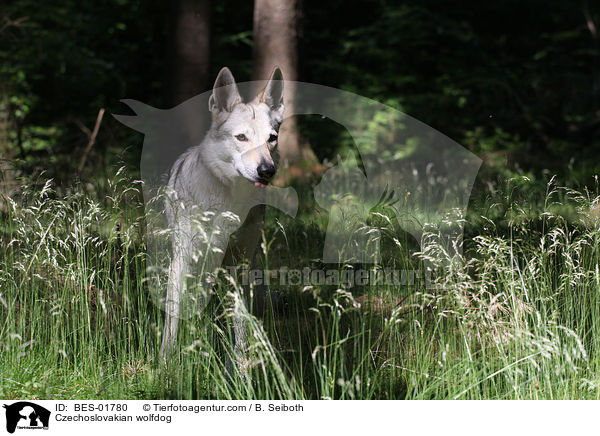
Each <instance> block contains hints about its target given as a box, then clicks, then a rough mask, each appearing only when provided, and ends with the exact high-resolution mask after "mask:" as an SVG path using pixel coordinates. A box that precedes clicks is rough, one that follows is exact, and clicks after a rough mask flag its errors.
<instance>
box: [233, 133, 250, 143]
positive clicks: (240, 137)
mask: <svg viewBox="0 0 600 436" xmlns="http://www.w3.org/2000/svg"><path fill="white" fill-rule="evenodd" d="M235 139H237V140H238V141H242V142H244V141H247V140H248V138H247V137H246V135H244V134H243V133H240V134H239V135H235Z"/></svg>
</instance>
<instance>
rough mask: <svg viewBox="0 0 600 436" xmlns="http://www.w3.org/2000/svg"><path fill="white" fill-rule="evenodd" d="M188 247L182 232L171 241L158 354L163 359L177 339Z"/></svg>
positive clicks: (187, 262)
mask: <svg viewBox="0 0 600 436" xmlns="http://www.w3.org/2000/svg"><path fill="white" fill-rule="evenodd" d="M188 247H189V243H188V242H186V238H185V235H184V232H178V233H177V234H176V235H175V239H174V241H173V258H172V260H171V265H170V267H169V281H168V283H167V295H166V298H165V327H164V330H163V338H162V345H161V347H160V354H161V356H162V357H163V359H164V358H166V357H167V355H168V354H169V353H170V352H171V351H172V350H173V347H174V346H175V341H176V338H177V327H178V324H179V311H180V303H181V295H182V294H183V293H184V292H185V286H186V276H187V271H188V265H189V259H188V258H187V256H186V252H185V250H186V249H187V248H188Z"/></svg>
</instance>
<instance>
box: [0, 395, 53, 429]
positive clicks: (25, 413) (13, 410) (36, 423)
mask: <svg viewBox="0 0 600 436" xmlns="http://www.w3.org/2000/svg"><path fill="white" fill-rule="evenodd" d="M4 408H5V409H6V431H8V432H9V433H14V432H15V429H17V428H19V429H30V430H35V429H45V430H47V429H48V423H49V421H50V411H49V410H48V409H45V408H43V407H42V406H38V405H37V404H35V403H30V402H29V401H19V402H18V403H13V404H9V405H7V404H5V405H4Z"/></svg>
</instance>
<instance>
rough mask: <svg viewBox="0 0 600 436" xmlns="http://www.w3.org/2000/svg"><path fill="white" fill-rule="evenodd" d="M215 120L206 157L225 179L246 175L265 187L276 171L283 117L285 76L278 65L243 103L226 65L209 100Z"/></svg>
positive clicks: (229, 179) (221, 177)
mask: <svg viewBox="0 0 600 436" xmlns="http://www.w3.org/2000/svg"><path fill="white" fill-rule="evenodd" d="M208 108H209V110H210V112H211V113H212V124H211V128H210V130H209V132H208V134H207V138H206V140H205V141H204V147H203V150H202V154H203V160H204V162H205V163H206V164H207V167H208V169H209V170H210V171H211V172H212V173H213V174H214V175H215V176H216V177H217V178H218V179H220V180H221V181H222V182H223V183H225V184H230V183H231V182H232V181H233V180H235V179H236V178H239V177H243V178H245V179H246V180H248V181H249V182H250V183H253V184H254V185H255V186H259V187H263V188H264V187H265V186H266V185H267V184H268V183H269V180H270V179H271V178H272V177H273V176H274V175H275V172H276V170H277V169H276V164H277V158H276V154H277V150H276V148H277V135H278V133H279V125H280V124H281V122H282V120H283V110H284V108H283V76H282V74H281V70H280V69H279V68H275V69H274V70H273V73H271V77H270V79H269V80H268V82H267V84H266V86H265V87H264V88H263V89H262V91H260V92H259V93H258V95H257V96H256V98H254V100H252V101H251V102H249V103H244V102H243V101H242V97H241V96H240V94H239V92H238V88H237V85H236V83H235V79H234V78H233V75H232V74H231V71H229V69H228V68H227V67H225V68H223V69H222V70H221V71H220V72H219V74H218V75H217V79H216V80H215V84H214V87H213V92H212V95H211V96H210V99H209V100H208Z"/></svg>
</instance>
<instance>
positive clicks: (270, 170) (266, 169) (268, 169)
mask: <svg viewBox="0 0 600 436" xmlns="http://www.w3.org/2000/svg"><path fill="white" fill-rule="evenodd" d="M275 171H276V170H275V165H273V164H266V163H261V164H260V165H259V166H258V168H257V169H256V172H257V173H258V177H259V178H260V179H262V180H269V179H270V178H271V177H273V176H274V175H275Z"/></svg>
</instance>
